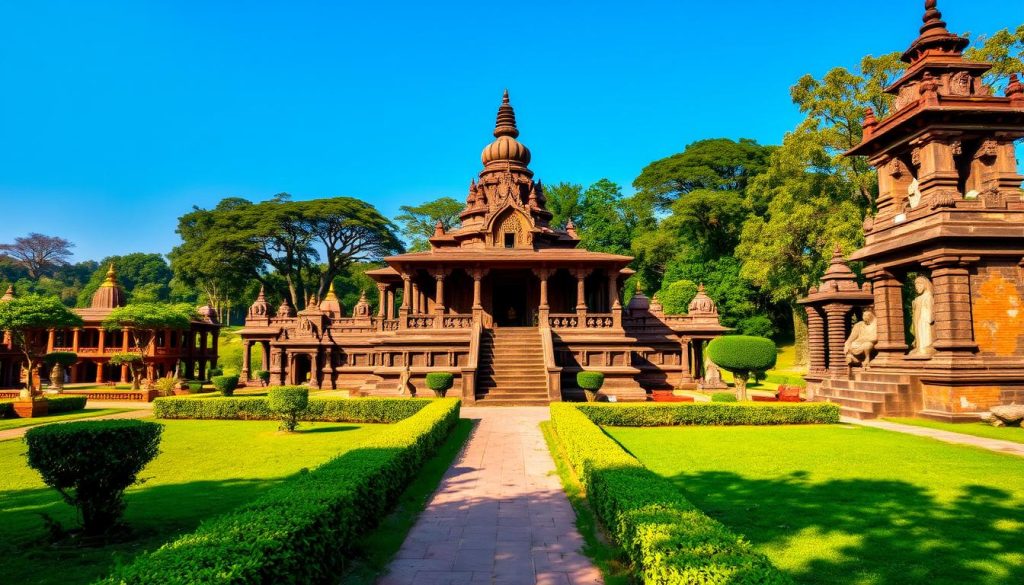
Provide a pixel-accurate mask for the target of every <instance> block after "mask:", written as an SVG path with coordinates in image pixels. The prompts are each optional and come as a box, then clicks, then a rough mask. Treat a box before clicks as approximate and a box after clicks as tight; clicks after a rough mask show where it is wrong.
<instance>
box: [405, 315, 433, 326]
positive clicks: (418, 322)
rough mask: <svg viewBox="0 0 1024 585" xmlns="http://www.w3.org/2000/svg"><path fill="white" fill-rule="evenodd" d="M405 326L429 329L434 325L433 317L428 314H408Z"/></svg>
mask: <svg viewBox="0 0 1024 585" xmlns="http://www.w3.org/2000/svg"><path fill="white" fill-rule="evenodd" d="M406 326H407V327H408V328H409V329H431V328H432V327H433V326H434V317H432V316H430V315H410V316H409V317H408V321H406Z"/></svg>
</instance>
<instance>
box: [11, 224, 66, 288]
mask: <svg viewBox="0 0 1024 585" xmlns="http://www.w3.org/2000/svg"><path fill="white" fill-rule="evenodd" d="M74 247H75V245H74V244H72V243H71V242H69V241H68V240H65V239H64V238H60V237H56V236H44V235H43V234H37V233H31V234H29V235H27V236H24V237H20V238H14V242H12V243H10V244H0V257H5V256H6V257H8V258H10V259H11V260H12V261H13V262H15V263H17V264H20V265H21V266H23V267H24V268H25V270H26V271H27V272H28V275H29V277H30V278H39V277H40V276H43V275H52V274H53V272H54V271H55V270H56V269H57V268H59V267H61V266H67V265H68V260H69V259H70V258H71V248H74Z"/></svg>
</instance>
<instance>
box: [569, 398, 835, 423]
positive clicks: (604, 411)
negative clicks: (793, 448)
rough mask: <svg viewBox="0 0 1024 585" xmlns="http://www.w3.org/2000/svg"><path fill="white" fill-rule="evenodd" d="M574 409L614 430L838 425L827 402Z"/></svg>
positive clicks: (681, 404) (682, 404)
mask: <svg viewBox="0 0 1024 585" xmlns="http://www.w3.org/2000/svg"><path fill="white" fill-rule="evenodd" d="M577 408H579V410H580V412H582V413H583V414H585V415H586V416H587V417H589V418H590V419H591V420H593V421H594V422H595V423H597V424H599V425H608V426H616V427H658V426H678V425H792V424H832V423H838V422H839V406H838V405H836V404H831V403H828V402H806V403H737V402H697V403H680V404H580V405H578V406H577Z"/></svg>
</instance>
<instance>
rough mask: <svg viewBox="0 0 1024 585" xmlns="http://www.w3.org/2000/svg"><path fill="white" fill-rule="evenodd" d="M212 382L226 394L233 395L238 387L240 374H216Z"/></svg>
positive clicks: (219, 390) (218, 389)
mask: <svg viewBox="0 0 1024 585" xmlns="http://www.w3.org/2000/svg"><path fill="white" fill-rule="evenodd" d="M210 383H211V384H213V387H214V388H216V389H217V391H218V392H220V393H221V394H223V395H224V396H231V395H232V394H234V393H235V388H237V387H238V376H214V377H213V378H211V379H210Z"/></svg>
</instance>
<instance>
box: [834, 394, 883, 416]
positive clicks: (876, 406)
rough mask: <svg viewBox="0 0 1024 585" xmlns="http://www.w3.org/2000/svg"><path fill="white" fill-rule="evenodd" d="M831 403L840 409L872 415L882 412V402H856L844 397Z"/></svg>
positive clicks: (853, 399) (854, 399)
mask: <svg viewBox="0 0 1024 585" xmlns="http://www.w3.org/2000/svg"><path fill="white" fill-rule="evenodd" d="M832 402H835V403H836V404H839V407H840V408H852V409H854V410H864V411H870V412H872V413H874V414H878V412H880V411H881V410H882V406H883V403H882V402H878V401H875V400H858V399H856V398H847V397H846V396H841V397H839V399H838V400H833V401H832Z"/></svg>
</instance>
